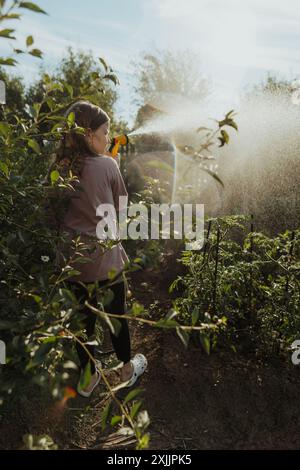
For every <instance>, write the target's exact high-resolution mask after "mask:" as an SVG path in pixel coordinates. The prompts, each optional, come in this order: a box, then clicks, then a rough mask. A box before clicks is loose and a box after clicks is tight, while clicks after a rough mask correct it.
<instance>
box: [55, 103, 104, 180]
mask: <svg viewBox="0 0 300 470" xmlns="http://www.w3.org/2000/svg"><path fill="white" fill-rule="evenodd" d="M72 112H73V113H74V116H75V123H76V125H77V126H79V127H82V128H84V129H85V133H84V134H79V133H78V132H76V130H75V129H74V130H73V129H72V130H70V131H69V132H68V133H66V134H65V135H64V137H63V139H62V142H61V145H60V147H59V149H58V152H57V155H56V160H55V162H54V164H55V165H58V167H59V168H60V169H61V170H65V173H67V171H68V170H72V173H73V174H75V175H77V176H80V175H81V171H82V168H83V165H84V159H85V157H86V156H89V155H91V156H93V155H98V154H103V153H104V152H105V150H106V148H107V146H108V144H109V126H110V120H109V117H108V115H107V114H106V112H105V111H103V109H101V108H100V107H99V106H96V105H94V104H92V103H89V102H88V101H77V102H76V103H74V104H72V105H71V106H70V107H69V108H68V109H67V111H66V112H65V116H66V117H67V116H68V115H69V114H70V113H72Z"/></svg>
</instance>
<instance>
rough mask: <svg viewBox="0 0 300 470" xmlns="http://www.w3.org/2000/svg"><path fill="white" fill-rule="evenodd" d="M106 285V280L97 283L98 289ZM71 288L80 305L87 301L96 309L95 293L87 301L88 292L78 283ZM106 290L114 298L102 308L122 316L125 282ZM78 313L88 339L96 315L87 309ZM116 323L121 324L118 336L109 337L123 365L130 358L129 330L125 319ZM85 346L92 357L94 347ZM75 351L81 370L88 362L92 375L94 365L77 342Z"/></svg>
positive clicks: (93, 330) (93, 331) (124, 310)
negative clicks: (81, 316)
mask: <svg viewBox="0 0 300 470" xmlns="http://www.w3.org/2000/svg"><path fill="white" fill-rule="evenodd" d="M90 284H94V283H90ZM107 284H109V281H108V280H105V281H98V285H99V287H104V286H105V285H107ZM85 285H86V286H88V285H89V284H87V283H86V284H85ZM73 286H74V287H73V292H74V293H75V295H76V297H77V298H78V300H79V301H80V303H81V304H84V302H85V300H87V301H88V302H89V303H90V305H93V306H95V307H97V302H96V292H95V291H93V294H92V298H91V299H89V298H88V292H87V291H86V289H85V288H84V287H83V286H82V285H80V284H78V283H73ZM108 288H109V289H110V290H112V292H113V294H114V296H113V299H112V301H111V302H110V304H109V305H106V306H105V307H104V310H105V312H107V313H113V314H118V315H122V314H124V313H126V286H125V282H124V281H121V282H118V283H116V284H112V285H109V286H108ZM80 312H82V313H83V314H84V318H83V325H84V328H85V330H86V334H87V337H88V338H90V337H91V336H92V335H93V334H94V333H95V324H96V319H97V315H95V313H93V312H92V311H91V310H90V309H89V308H88V307H84V308H83V309H82V310H80ZM118 321H119V322H120V323H121V328H120V331H119V334H118V336H116V335H114V334H113V333H112V332H111V331H110V337H111V341H112V344H113V347H114V350H115V352H116V355H117V358H118V359H119V360H120V361H123V362H124V363H126V362H129V361H130V358H131V345H130V334H129V328H128V323H127V320H126V319H124V318H120V319H118ZM79 339H80V340H81V341H82V342H84V340H83V338H79ZM85 346H86V348H87V349H88V351H89V353H90V354H91V355H92V356H93V357H94V350H95V348H94V346H92V345H90V344H86V345H85ZM76 349H77V354H78V357H79V361H80V366H81V369H82V370H84V369H85V367H86V365H87V364H88V362H90V364H91V373H92V374H94V373H95V364H94V362H92V361H91V360H90V357H89V355H88V353H87V352H86V351H85V349H84V348H83V347H82V346H81V344H80V343H78V341H76Z"/></svg>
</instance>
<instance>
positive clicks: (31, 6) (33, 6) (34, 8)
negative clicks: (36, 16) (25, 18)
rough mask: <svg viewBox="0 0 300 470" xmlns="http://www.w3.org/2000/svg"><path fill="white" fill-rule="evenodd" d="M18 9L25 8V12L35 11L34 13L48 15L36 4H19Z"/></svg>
mask: <svg viewBox="0 0 300 470" xmlns="http://www.w3.org/2000/svg"><path fill="white" fill-rule="evenodd" d="M19 8H26V9H27V10H31V11H35V12H36V13H43V14H44V15H47V14H48V13H46V12H45V11H44V10H42V9H41V8H40V7H39V6H38V5H37V4H36V3H32V2H21V3H20V5H19Z"/></svg>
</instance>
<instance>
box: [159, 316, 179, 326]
mask: <svg viewBox="0 0 300 470" xmlns="http://www.w3.org/2000/svg"><path fill="white" fill-rule="evenodd" d="M155 326H157V327H159V328H174V327H177V326H178V322H177V321H176V320H168V319H166V318H161V319H160V320H158V322H156V323H155Z"/></svg>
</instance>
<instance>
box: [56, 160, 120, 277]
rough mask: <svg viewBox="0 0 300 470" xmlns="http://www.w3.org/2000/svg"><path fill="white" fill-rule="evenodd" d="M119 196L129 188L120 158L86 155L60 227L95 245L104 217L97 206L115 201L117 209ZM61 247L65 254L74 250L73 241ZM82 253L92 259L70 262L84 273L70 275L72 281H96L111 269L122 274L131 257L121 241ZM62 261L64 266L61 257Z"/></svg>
mask: <svg viewBox="0 0 300 470" xmlns="http://www.w3.org/2000/svg"><path fill="white" fill-rule="evenodd" d="M119 196H126V197H127V191H126V187H125V184H124V181H123V178H122V175H121V173H120V170H119V167H118V164H117V162H116V161H115V160H114V159H113V158H111V157H106V156H103V155H99V156H89V155H88V156H86V157H85V160H84V167H83V170H82V173H81V176H80V185H79V184H77V186H76V190H75V192H74V195H72V197H71V200H70V204H69V206H68V210H67V213H66V215H65V217H64V219H63V223H62V227H61V231H64V232H65V233H68V234H69V235H70V237H71V238H76V236H77V235H80V236H81V241H83V242H84V243H85V244H87V245H89V246H91V247H95V246H96V245H95V240H96V241H97V240H98V239H97V236H96V227H97V224H98V222H99V221H100V220H101V217H100V216H98V215H96V210H97V208H98V206H99V205H100V204H112V205H113V206H114V207H115V209H116V212H117V211H118V210H119ZM61 249H62V251H63V252H64V255H65V256H66V255H67V256H69V255H70V254H73V251H72V249H71V245H69V246H66V245H64V246H63V247H61ZM82 254H83V256H84V257H87V258H89V259H90V261H87V262H85V263H75V262H72V263H71V266H72V267H74V269H76V270H78V271H80V272H81V274H80V275H76V276H74V277H72V278H69V279H68V280H69V281H82V282H94V281H96V280H99V281H102V280H105V279H108V277H109V273H110V272H112V271H113V272H114V273H115V274H119V273H120V272H121V271H122V270H123V269H124V265H125V263H126V262H128V261H129V260H128V257H127V255H126V252H125V250H124V248H123V247H122V245H121V243H118V244H117V245H115V246H114V247H113V248H112V249H110V250H104V249H103V247H101V246H97V247H96V249H95V251H94V252H92V253H88V252H87V251H86V250H84V251H83V252H82ZM58 255H59V254H58ZM67 259H68V258H67ZM59 265H60V266H62V264H61V260H60V261H59Z"/></svg>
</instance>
